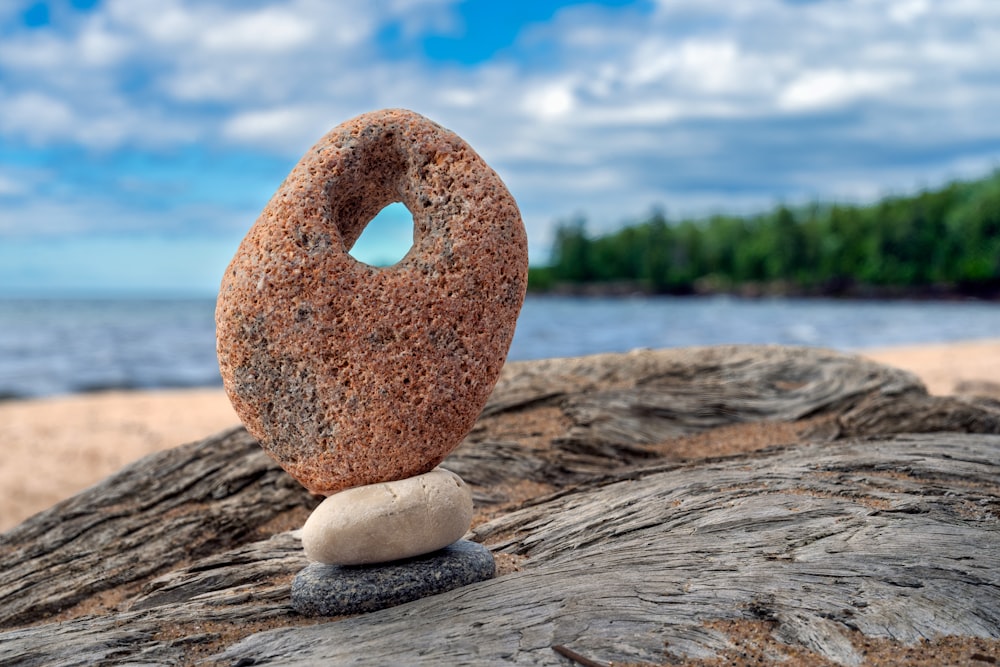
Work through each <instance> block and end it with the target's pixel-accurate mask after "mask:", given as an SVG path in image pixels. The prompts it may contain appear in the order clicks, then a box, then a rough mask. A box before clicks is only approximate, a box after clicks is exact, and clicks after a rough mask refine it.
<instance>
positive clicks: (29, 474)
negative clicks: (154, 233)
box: [0, 339, 1000, 531]
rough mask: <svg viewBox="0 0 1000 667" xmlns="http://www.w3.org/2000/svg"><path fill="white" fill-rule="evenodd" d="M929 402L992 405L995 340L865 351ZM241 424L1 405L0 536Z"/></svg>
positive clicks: (200, 397)
mask: <svg viewBox="0 0 1000 667" xmlns="http://www.w3.org/2000/svg"><path fill="white" fill-rule="evenodd" d="M863 354H864V356H867V357H869V358H871V359H874V360H876V361H879V362H881V363H885V364H889V365H892V366H896V367H898V368H903V369H906V370H909V371H911V372H913V373H915V374H916V375H917V376H918V377H920V378H921V380H923V382H924V384H925V385H927V388H928V390H929V391H930V393H932V394H938V395H946V394H952V393H978V394H985V395H991V396H994V397H997V398H1000V339H996V340H983V341H968V342H960V343H947V344H932V345H919V346H908V347H894V348H882V349H875V350H867V351H865V352H864V353H863ZM238 424H239V419H238V418H237V417H236V415H235V413H234V412H233V410H232V408H231V407H230V405H229V401H228V400H227V398H226V396H225V394H224V393H223V391H222V390H221V389H194V390H171V391H148V392H146V391H143V392H106V393H95V394H83V395H74V396H66V397H55V398H46V399H39V400H31V401H8V402H0V442H2V443H3V449H2V455H0V456H2V466H0V531H2V530H6V529H8V528H10V527H12V526H14V525H16V524H17V523H19V522H20V521H22V520H23V519H25V518H27V517H28V516H30V515H32V514H34V513H35V512H38V511H41V510H43V509H45V508H47V507H50V506H51V505H53V504H55V503H56V502H58V501H59V500H62V499H63V498H66V497H68V496H71V495H73V494H74V493H76V492H78V491H80V490H82V489H84V488H86V487H88V486H90V485H92V484H94V483H96V482H98V481H99V480H101V479H102V478H104V477H106V476H107V475H109V474H111V473H113V472H115V471H116V470H118V469H120V468H121V467H122V466H124V465H126V464H127V463H130V462H132V461H134V460H136V459H138V458H141V457H142V456H145V455H147V454H150V453H152V452H155V451H159V450H162V449H165V448H168V447H173V446H176V445H180V444H184V443H186V442H191V441H194V440H199V439H201V438H203V437H205V436H208V435H212V434H214V433H217V432H218V431H221V430H223V429H225V428H229V427H231V426H236V425H238Z"/></svg>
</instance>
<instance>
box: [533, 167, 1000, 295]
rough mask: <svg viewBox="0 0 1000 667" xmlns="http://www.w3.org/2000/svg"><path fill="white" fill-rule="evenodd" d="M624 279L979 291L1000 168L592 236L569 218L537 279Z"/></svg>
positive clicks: (698, 285) (992, 239) (998, 248)
mask: <svg viewBox="0 0 1000 667" xmlns="http://www.w3.org/2000/svg"><path fill="white" fill-rule="evenodd" d="M601 283H606V284H610V283H625V284H632V285H635V286H636V287H637V288H639V289H643V290H646V291H649V292H653V293H687V292H693V291H727V290H730V289H734V288H737V287H738V286H740V285H746V284H772V285H774V284H780V285H784V286H786V287H787V288H788V289H790V290H791V291H802V292H813V293H830V292H837V291H838V290H840V289H842V288H843V287H844V286H857V285H866V286H873V287H880V286H881V287H885V286H893V287H900V288H919V287H927V286H945V287H949V288H952V289H956V290H959V291H975V290H976V289H977V288H980V287H984V286H997V285H998V284H1000V170H997V171H995V172H994V173H993V174H992V175H991V176H989V177H987V178H984V179H981V180H978V181H971V182H953V183H950V184H948V185H946V186H944V187H942V188H939V189H935V190H924V191H922V192H920V193H919V194H916V195H914V196H907V197H886V198H884V199H882V200H880V201H878V202H876V203H874V204H871V205H866V206H860V205H846V204H818V203H817V204H812V205H810V206H804V207H799V208H789V207H787V206H784V205H781V206H778V207H776V208H775V209H773V210H771V211H769V212H766V213H763V214H758V215H751V216H733V215H715V216H712V217H710V218H707V219H701V220H676V221H673V220H668V219H667V218H666V216H665V215H663V213H661V212H655V213H653V214H652V215H650V216H649V217H648V219H646V220H643V221H641V222H638V223H635V224H630V225H627V226H625V227H623V228H621V229H619V230H617V231H615V232H612V233H608V234H603V235H598V236H592V235H591V234H589V233H588V231H587V225H586V221H585V220H583V219H582V218H579V219H574V220H569V221H564V222H562V223H560V224H559V225H558V227H557V229H556V232H555V240H554V244H553V248H552V256H551V261H550V263H549V265H548V266H545V267H533V268H532V270H531V272H530V276H529V286H530V287H531V288H532V289H535V290H546V289H551V288H554V287H559V286H565V285H580V284H594V285H600V284H601Z"/></svg>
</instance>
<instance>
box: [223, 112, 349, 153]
mask: <svg viewBox="0 0 1000 667" xmlns="http://www.w3.org/2000/svg"><path fill="white" fill-rule="evenodd" d="M320 117H321V114H319V113H317V112H316V111H315V110H313V109H309V108H306V107H295V106H288V107H279V108H275V109H266V110H260V111H247V112H244V113H240V114H237V115H235V116H233V117H232V118H229V119H228V120H226V121H225V123H223V125H222V134H223V136H224V137H226V138H227V139H230V140H232V141H233V142H235V143H239V144H252V145H256V146H264V147H268V148H274V149H277V150H281V149H282V148H283V147H285V146H288V145H289V144H293V145H301V144H302V142H303V141H308V140H309V138H310V137H311V138H313V140H317V139H319V137H320V134H317V132H321V131H322V132H325V130H326V129H329V128H322V124H321V122H322V121H321V120H320Z"/></svg>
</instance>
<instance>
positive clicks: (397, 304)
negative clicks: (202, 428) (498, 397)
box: [216, 109, 528, 495]
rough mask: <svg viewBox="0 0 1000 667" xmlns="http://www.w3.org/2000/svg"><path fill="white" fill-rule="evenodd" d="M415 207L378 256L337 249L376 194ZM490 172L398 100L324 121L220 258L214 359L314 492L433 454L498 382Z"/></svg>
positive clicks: (349, 239)
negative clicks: (407, 229) (406, 237)
mask: <svg viewBox="0 0 1000 667" xmlns="http://www.w3.org/2000/svg"><path fill="white" fill-rule="evenodd" d="M393 202H402V203H403V204H404V205H406V207H407V208H408V209H409V210H410V212H411V214H412V215H413V223H414V234H413V236H414V239H413V247H412V248H411V249H410V251H409V252H408V253H407V254H406V256H405V257H404V258H403V259H402V260H400V261H399V262H398V263H396V264H395V265H393V266H390V267H386V268H376V267H373V266H369V265H367V264H364V263H362V262H358V261H357V260H355V259H354V258H353V257H351V256H350V255H349V254H348V250H349V249H350V248H351V246H352V245H354V242H355V241H356V240H357V239H358V237H359V236H360V235H361V232H362V230H364V228H365V226H366V225H367V224H368V222H369V221H370V220H371V219H372V218H373V217H374V216H375V214H376V213H378V212H379V211H380V210H381V209H382V208H383V207H385V206H386V205H388V204H390V203H393ZM527 259H528V257H527V241H526V238H525V232H524V225H523V224H522V223H521V217H520V214H519V212H518V209H517V204H516V203H515V202H514V199H513V197H511V195H510V193H509V192H508V191H507V188H506V187H505V186H504V184H503V182H502V181H501V180H500V178H499V176H497V175H496V173H495V172H494V171H493V170H492V169H490V167H489V166H488V165H487V164H486V163H485V162H484V161H483V160H482V158H481V157H479V155H477V154H476V152H475V151H473V150H472V148H471V147H470V146H469V145H468V144H466V143H465V142H464V141H463V140H462V139H461V138H460V137H458V136H457V135H455V134H454V133H452V132H450V131H449V130H446V129H444V128H442V127H441V126H439V125H437V124H435V123H433V122H431V121H430V120H428V119H426V118H424V117H423V116H420V115H419V114H416V113H413V112H411V111H406V110H401V109H391V110H384V111H376V112H372V113H368V114H364V115H362V116H358V117H357V118H354V119H352V120H349V121H347V122H345V123H343V124H342V125H339V126H338V127H336V128H334V129H333V130H331V131H330V132H329V133H328V134H327V135H326V136H325V137H323V138H322V139H321V140H320V141H319V143H317V144H316V145H315V146H314V147H313V148H311V149H310V150H309V152H308V153H306V155H305V157H303V158H302V160H301V161H300V162H299V163H298V165H296V166H295V168H294V169H293V170H292V172H291V174H289V176H288V178H286V179H285V182H284V183H282V184H281V187H280V188H279V189H278V192H277V193H276V194H275V195H274V197H273V198H272V199H271V201H270V202H269V203H268V205H267V207H266V208H265V209H264V211H263V213H262V214H261V216H260V218H259V219H258V220H257V222H256V223H255V224H254V226H253V227H252V228H251V229H250V231H249V233H248V234H247V236H246V238H244V239H243V242H242V244H241V245H240V247H239V249H238V250H237V252H236V255H235V257H233V260H232V262H231V263H230V265H229V267H228V268H227V269H226V273H225V276H224V277H223V280H222V287H221V290H220V293H219V300H218V305H217V307H216V327H217V335H218V354H219V366H220V369H221V371H222V379H223V381H224V383H225V387H226V391H227V392H228V394H229V398H230V400H231V401H232V403H233V407H234V408H235V409H236V412H237V414H239V416H240V418H241V419H242V420H243V423H244V424H245V425H246V427H247V430H249V431H250V433H251V434H253V435H254V436H255V437H256V438H257V439H258V440H259V441H260V443H261V445H262V446H263V447H264V449H265V450H266V451H267V452H268V454H270V455H271V456H272V457H273V458H274V459H275V460H276V461H278V463H280V464H281V466H282V467H283V468H284V469H285V470H287V471H288V472H289V473H290V474H291V475H292V476H293V477H295V478H296V479H297V480H299V481H300V482H301V483H302V484H303V485H304V486H305V487H306V488H308V489H309V490H310V491H312V492H313V493H320V494H324V495H330V494H332V493H335V492H337V491H339V490H341V489H345V488H349V487H352V486H358V485H362V484H373V483H376V482H384V481H390V480H395V479H402V478H405V477H409V476H412V475H417V474H421V473H424V472H427V471H429V470H431V469H432V468H434V466H436V465H437V464H438V463H440V462H441V460H442V459H444V457H445V456H446V455H447V454H448V453H449V452H450V451H451V450H452V449H454V448H455V447H456V446H457V445H458V444H459V442H461V440H462V438H464V437H465V435H466V434H467V433H468V432H469V430H470V429H471V428H472V425H473V423H474V422H475V420H476V417H477V416H478V415H479V412H480V411H481V410H482V407H483V405H484V404H485V402H486V399H487V397H488V396H489V394H490V392H491V391H492V389H493V386H494V384H495V383H496V380H497V377H498V375H499V373H500V369H501V367H502V366H503V363H504V359H505V358H506V355H507V350H508V348H509V347H510V342H511V338H512V337H513V334H514V325H515V323H516V320H517V315H518V312H519V311H520V308H521V304H522V302H523V300H524V291H525V286H526V283H527V267H528V261H527Z"/></svg>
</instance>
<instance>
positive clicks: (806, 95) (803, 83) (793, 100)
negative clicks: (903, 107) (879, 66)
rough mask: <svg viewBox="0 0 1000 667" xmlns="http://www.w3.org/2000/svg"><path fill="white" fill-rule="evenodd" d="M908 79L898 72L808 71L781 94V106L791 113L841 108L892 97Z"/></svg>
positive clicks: (779, 100) (779, 104)
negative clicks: (866, 100)
mask: <svg viewBox="0 0 1000 667" xmlns="http://www.w3.org/2000/svg"><path fill="white" fill-rule="evenodd" d="M907 79H908V77H907V76H906V75H904V74H901V73H895V72H878V71H861V72H849V71H844V70H838V69H821V70H813V71H807V72H803V73H802V74H801V75H799V76H798V77H796V78H795V79H794V80H792V82H791V83H790V84H789V85H788V86H787V87H786V88H785V89H784V90H783V91H782V92H781V94H780V96H779V97H778V107H779V108H782V109H787V110H789V111H813V110H819V109H830V108H835V107H840V106H843V105H845V104H849V103H851V102H855V101H857V100H859V99H862V98H865V97H876V96H890V95H892V94H893V93H894V92H895V90H896V89H897V88H898V86H899V85H901V84H904V83H906V81H907Z"/></svg>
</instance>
